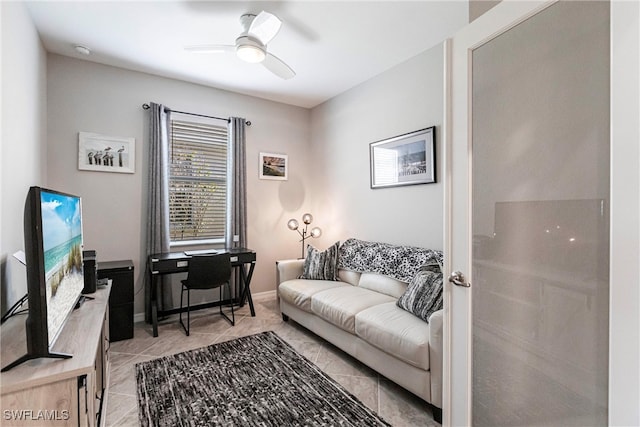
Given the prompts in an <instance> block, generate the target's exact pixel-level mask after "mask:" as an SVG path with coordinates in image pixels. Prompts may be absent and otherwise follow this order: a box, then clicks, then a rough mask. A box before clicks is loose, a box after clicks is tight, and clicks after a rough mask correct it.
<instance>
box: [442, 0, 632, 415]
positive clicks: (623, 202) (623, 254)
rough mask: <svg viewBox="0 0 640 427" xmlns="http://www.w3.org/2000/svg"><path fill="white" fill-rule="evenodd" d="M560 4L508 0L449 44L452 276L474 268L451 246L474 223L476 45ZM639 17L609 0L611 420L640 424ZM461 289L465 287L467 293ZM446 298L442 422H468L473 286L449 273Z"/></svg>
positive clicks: (447, 173) (447, 236)
mask: <svg viewBox="0 0 640 427" xmlns="http://www.w3.org/2000/svg"><path fill="white" fill-rule="evenodd" d="M555 2H556V0H549V1H545V0H540V1H538V0H536V1H527V2H517V1H511V0H503V1H502V2H501V3H500V4H498V5H496V6H495V7H494V8H492V9H490V10H489V11H487V12H486V13H485V14H484V15H482V16H480V17H479V18H478V19H476V20H475V21H474V22H472V23H470V24H469V25H468V26H466V27H465V28H463V29H462V30H461V31H460V32H458V33H457V34H456V35H455V36H454V37H453V38H452V39H448V40H446V41H445V43H444V68H445V71H444V80H445V82H444V123H443V131H444V139H443V141H444V144H445V150H444V208H445V212H444V236H443V237H444V239H443V240H444V242H443V249H444V253H445V258H444V269H443V273H444V275H445V277H448V275H449V274H450V273H451V272H452V271H454V270H456V269H458V270H462V271H463V272H467V273H468V274H469V275H471V271H472V269H471V258H470V256H469V254H468V253H467V255H466V257H465V259H466V260H465V261H463V262H462V263H461V264H462V265H452V262H451V256H450V254H451V253H452V250H458V248H457V246H456V239H458V240H457V242H458V243H457V244H458V246H461V245H460V240H459V239H460V237H459V234H458V233H460V230H454V229H453V223H454V221H460V219H464V218H466V224H467V229H466V230H463V231H464V232H465V233H466V236H467V237H466V239H463V245H464V244H466V247H467V248H471V236H469V232H468V231H469V227H470V223H471V212H470V207H471V201H470V196H471V193H470V188H471V174H470V165H471V161H470V156H469V162H468V164H467V165H466V167H465V168H462V169H460V170H456V169H454V165H453V164H452V157H453V151H454V150H467V152H468V153H470V147H471V145H470V144H471V136H472V135H471V125H470V120H469V119H470V115H469V111H470V108H471V107H470V88H471V85H470V82H471V80H470V79H471V59H470V58H471V53H472V51H473V49H475V48H477V47H479V46H481V45H482V44H484V43H486V42H487V41H489V40H491V39H493V38H495V37H497V36H498V35H500V34H502V33H504V32H505V31H508V30H509V29H511V28H513V27H514V26H516V25H518V24H520V23H521V22H523V21H525V20H527V19H529V18H530V17H531V16H533V15H535V14H537V13H539V12H540V11H542V10H544V9H546V8H547V7H549V6H551V5H552V4H554V3H555ZM639 17H640V4H639V3H638V2H627V1H618V0H613V1H612V2H611V16H610V22H611V30H610V31H611V33H610V34H611V57H610V65H611V71H610V73H611V74H610V76H611V77H610V80H611V94H610V102H611V106H610V108H611V110H610V119H611V122H610V128H611V141H610V143H611V177H610V178H611V184H610V185H611V191H610V198H611V205H610V206H611V212H610V219H611V221H610V222H611V229H610V305H609V402H608V406H609V424H610V425H640V409H639V408H638V406H637V402H638V401H640V367H639V366H638V365H639V364H638V362H637V361H638V360H640V334H639V333H638V330H640V290H639V288H640V286H638V285H639V284H640V266H638V265H637V264H638V263H637V260H638V259H640V191H637V189H638V188H640V172H639V171H640V124H639V121H640V120H639V117H640V106H639V104H640V101H639V96H638V95H640V85H639V83H638V78H637V76H638V75H640V65H639V62H640V60H639V58H640V53H639V51H640V30H639ZM454 60H455V63H456V64H458V63H462V64H466V67H459V66H458V67H457V68H454V67H453V63H454ZM461 73H463V74H462V75H461ZM465 74H466V77H465ZM461 78H462V79H464V80H466V86H465V87H462V90H461V91H456V93H455V94H454V92H453V90H452V89H453V87H452V82H454V81H455V82H458V81H459V80H460V79H461ZM630 94H631V95H630ZM633 94H636V96H635V97H634V96H633ZM454 96H456V98H454ZM454 105H455V106H456V109H454ZM457 105H462V106H463V107H464V108H465V109H466V112H465V113H464V114H463V115H462V120H461V119H460V117H458V116H459V114H457V115H456V112H457V111H459V109H458V108H457ZM454 125H455V129H456V133H455V134H454V132H453V126H454ZM454 173H455V174H456V179H459V180H462V182H463V185H466V186H467V191H466V197H465V195H463V196H460V195H457V194H454V193H453V191H452V187H453V181H452V180H453V176H454ZM465 181H466V184H464V182H465ZM634 188H635V189H636V191H635V192H634V191H633V189H634ZM630 189H631V190H632V191H629V190H630ZM630 193H631V194H630ZM454 197H458V198H461V199H460V200H457V203H456V206H459V205H460V203H462V206H463V207H464V208H463V209H462V211H459V212H453V210H452V209H451V206H452V203H453V201H454ZM464 240H466V243H464ZM634 260H636V261H634ZM459 264H460V263H459ZM464 293H467V296H466V298H465V296H464ZM443 297H444V319H443V400H442V403H443V425H445V426H447V425H471V420H472V418H471V407H472V395H471V387H472V376H471V375H472V372H471V367H472V361H473V360H472V354H471V339H472V337H471V330H472V329H471V319H472V317H471V293H470V292H469V291H468V290H467V289H466V288H460V287H457V286H453V285H452V284H450V283H448V282H447V281H446V280H445V287H444V295H443ZM461 299H462V300H463V301H465V299H466V301H465V303H464V304H458V305H457V306H454V304H453V302H454V301H459V300H461ZM630 302H631V303H630ZM454 314H455V315H456V321H455V322H454V320H453V319H454ZM454 333H455V334H456V336H459V335H460V334H462V335H463V336H464V335H466V349H463V350H462V351H458V348H457V345H456V344H455V343H454V337H453V334H454ZM461 382H466V384H467V385H466V390H465V389H461V388H460V386H459V384H460V383H461Z"/></svg>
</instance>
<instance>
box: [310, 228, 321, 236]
mask: <svg viewBox="0 0 640 427" xmlns="http://www.w3.org/2000/svg"><path fill="white" fill-rule="evenodd" d="M320 236H322V230H321V229H320V227H313V228H312V229H311V237H320Z"/></svg>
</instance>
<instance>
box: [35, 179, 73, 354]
mask: <svg viewBox="0 0 640 427" xmlns="http://www.w3.org/2000/svg"><path fill="white" fill-rule="evenodd" d="M40 198H41V211H42V237H43V249H44V264H45V265H44V267H45V279H46V284H47V287H46V288H47V325H48V329H49V342H50V343H51V342H53V340H55V338H56V336H57V334H58V332H59V330H60V328H61V327H62V325H63V323H64V320H65V318H66V317H67V315H68V314H69V312H70V311H71V309H72V308H73V306H74V305H75V303H76V300H77V299H78V295H80V292H81V291H82V288H84V276H83V273H82V214H81V206H80V199H79V198H77V197H71V196H66V195H62V194H56V193H49V192H45V191H42V192H41V196H40Z"/></svg>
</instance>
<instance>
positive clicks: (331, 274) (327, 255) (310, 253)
mask: <svg viewBox="0 0 640 427" xmlns="http://www.w3.org/2000/svg"><path fill="white" fill-rule="evenodd" d="M339 246H340V242H336V243H334V244H333V245H332V246H331V247H330V248H328V249H327V250H326V251H324V252H320V251H319V250H317V249H316V248H314V247H313V246H311V245H309V246H307V257H306V258H305V260H304V270H303V272H302V276H300V278H301V279H312V280H333V281H334V282H335V281H338V280H339V279H338V276H337V273H338V269H337V265H338V247H339Z"/></svg>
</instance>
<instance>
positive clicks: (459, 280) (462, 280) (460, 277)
mask: <svg viewBox="0 0 640 427" xmlns="http://www.w3.org/2000/svg"><path fill="white" fill-rule="evenodd" d="M449 282H451V283H453V284H454V285H456V286H462V287H464V288H470V287H471V283H468V282H467V278H466V277H464V274H462V272H461V271H454V272H453V273H451V275H450V276H449Z"/></svg>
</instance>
